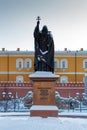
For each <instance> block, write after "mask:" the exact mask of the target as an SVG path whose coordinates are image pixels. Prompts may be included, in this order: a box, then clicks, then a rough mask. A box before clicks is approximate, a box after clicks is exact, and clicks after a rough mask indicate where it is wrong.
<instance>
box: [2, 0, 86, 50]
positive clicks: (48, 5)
mask: <svg viewBox="0 0 87 130" xmlns="http://www.w3.org/2000/svg"><path fill="white" fill-rule="evenodd" d="M37 16H40V17H41V24H40V28H41V29H42V26H43V25H47V26H48V30H49V31H52V35H53V38H54V44H55V50H64V48H68V50H79V49H80V48H84V50H87V0H0V50H1V49H2V48H3V47H5V48H6V50H16V49H17V48H21V50H34V38H33V31H34V28H35V26H36V17H37Z"/></svg>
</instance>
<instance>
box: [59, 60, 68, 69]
mask: <svg viewBox="0 0 87 130" xmlns="http://www.w3.org/2000/svg"><path fill="white" fill-rule="evenodd" d="M61 68H62V69H67V68H68V61H67V60H66V59H62V60H61Z"/></svg>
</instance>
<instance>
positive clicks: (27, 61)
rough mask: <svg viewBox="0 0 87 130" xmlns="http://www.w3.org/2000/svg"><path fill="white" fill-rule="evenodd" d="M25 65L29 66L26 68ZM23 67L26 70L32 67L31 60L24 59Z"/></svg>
mask: <svg viewBox="0 0 87 130" xmlns="http://www.w3.org/2000/svg"><path fill="white" fill-rule="evenodd" d="M27 63H29V66H27ZM24 66H25V68H26V69H30V68H31V67H32V60H31V59H29V58H27V59H25V62H24Z"/></svg>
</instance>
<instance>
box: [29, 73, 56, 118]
mask: <svg viewBox="0 0 87 130" xmlns="http://www.w3.org/2000/svg"><path fill="white" fill-rule="evenodd" d="M30 80H31V82H32V83H33V93H34V94H33V106H32V107H31V109H30V116H41V117H48V116H52V117H53V116H54V117H57V116H58V109H57V107H56V104H55V85H56V82H57V81H58V76H56V75H55V74H53V73H52V72H42V71H40V72H35V73H33V74H31V75H30ZM52 108H53V110H52Z"/></svg>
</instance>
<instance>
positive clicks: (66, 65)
mask: <svg viewBox="0 0 87 130" xmlns="http://www.w3.org/2000/svg"><path fill="white" fill-rule="evenodd" d="M54 68H55V74H56V75H60V79H59V82H60V83H70V82H72V83H78V82H81V83H84V76H85V74H86V73H87V51H84V50H83V49H81V50H79V51H69V50H67V49H66V48H65V50H64V51H56V52H55V56H54ZM33 72H34V52H32V51H20V48H18V49H17V50H16V51H6V50H5V48H2V50H1V51H0V82H16V83H24V82H29V75H30V74H31V73H33Z"/></svg>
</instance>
